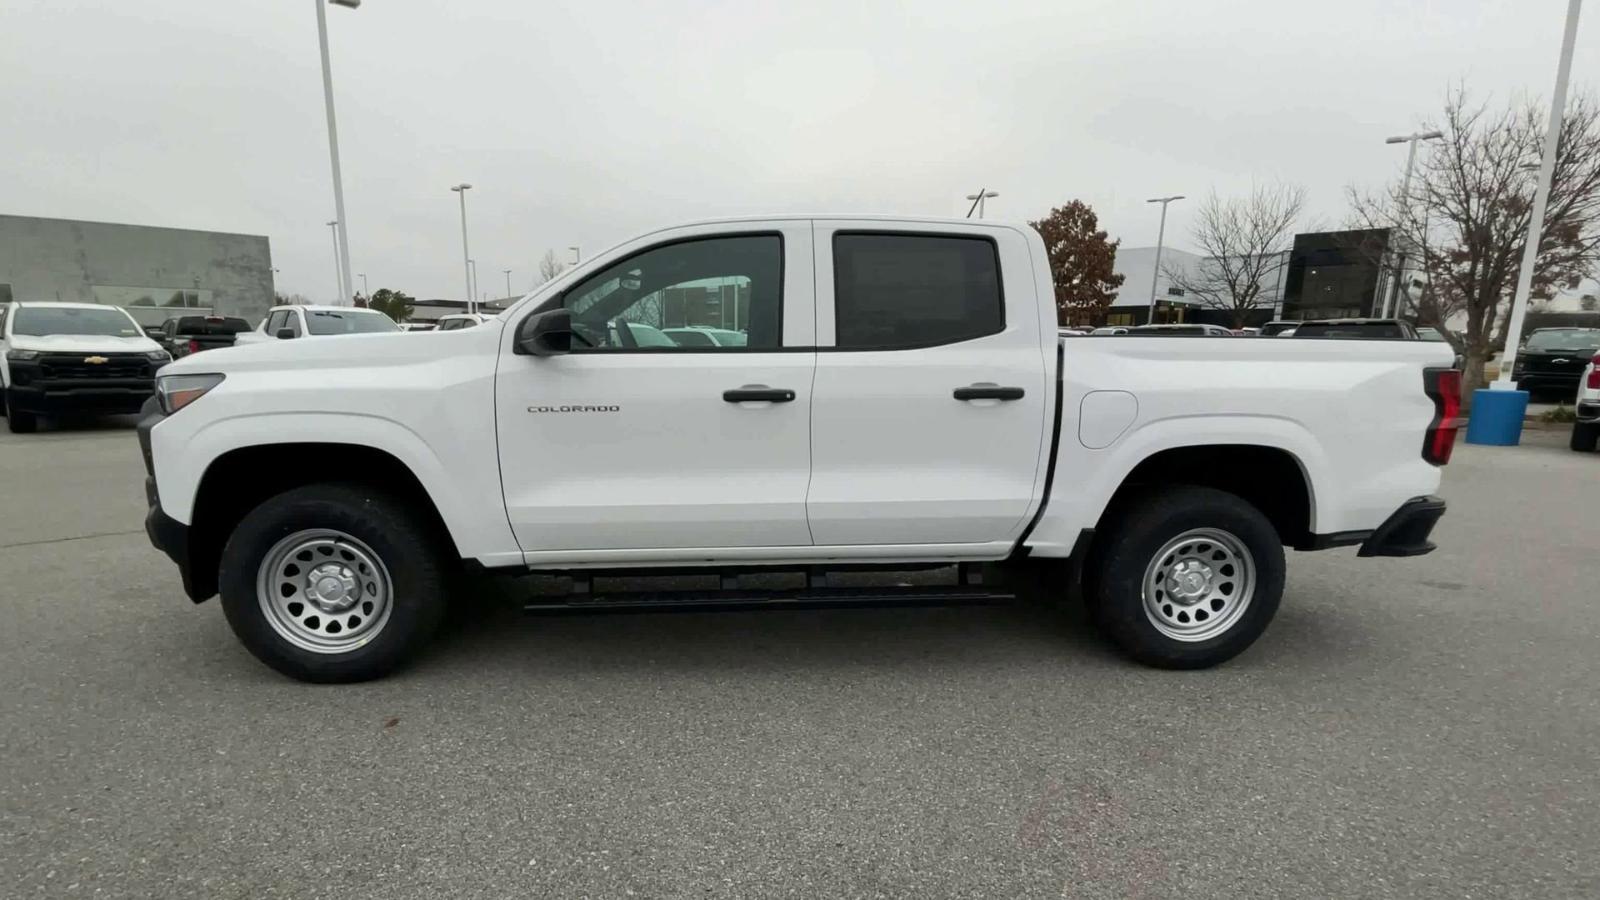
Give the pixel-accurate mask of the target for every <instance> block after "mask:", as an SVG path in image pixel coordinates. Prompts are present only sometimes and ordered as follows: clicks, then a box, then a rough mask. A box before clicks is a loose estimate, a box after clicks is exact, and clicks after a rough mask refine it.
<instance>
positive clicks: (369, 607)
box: [139, 217, 1459, 681]
mask: <svg viewBox="0 0 1600 900" xmlns="http://www.w3.org/2000/svg"><path fill="white" fill-rule="evenodd" d="M696 325H702V326H704V325H715V326H716V327H724V326H727V327H729V328H731V329H732V330H736V331H739V332H742V333H743V334H744V336H745V337H744V341H743V345H742V346H734V345H729V346H724V345H721V344H707V343H703V342H701V343H693V344H686V345H676V344H672V345H663V344H662V342H660V341H658V340H655V339H654V335H657V334H661V333H664V332H665V333H668V334H670V332H671V329H674V328H682V327H692V326H696ZM646 335H648V336H650V338H651V339H650V340H644V339H642V338H643V337H644V336H646ZM295 343H296V344H298V345H299V346H288V345H285V344H283V343H282V342H272V343H267V344H257V345H253V346H248V347H236V348H234V349H232V350H229V351H227V352H225V353H205V354H200V355H198V356H194V357H188V358H185V359H181V360H178V361H176V362H174V363H172V364H171V365H168V366H167V367H166V368H164V369H163V370H162V373H161V377H160V378H159V382H158V393H157V398H156V401H153V402H152V404H150V405H149V406H147V411H148V415H147V417H146V418H145V420H144V421H143V422H142V423H141V425H140V428H139V436H140V443H141V445H142V448H143V452H144V458H145V463H146V466H147V468H148V470H149V473H150V479H149V481H148V485H147V492H148V496H149V502H150V512H149V516H148V519H147V530H148V532H149V534H150V538H151V540H152V542H153V543H154V544H155V545H156V546H157V547H158V548H160V549H161V550H163V551H165V552H166V553H167V554H168V555H169V556H170V557H171V558H172V559H173V560H174V561H175V562H176V563H177V564H178V566H179V568H180V570H181V571H182V574H183V582H184V587H185V589H186V591H187V593H188V594H189V596H190V597H191V598H192V599H194V600H195V601H197V602H198V601H201V600H204V599H206V598H208V597H210V596H211V595H213V594H217V593H219V592H220V594H221V595H222V606H223V609H224V612H225V613H226V615H227V618H228V621H229V624H230V625H231V626H232V627H233V629H234V631H235V633H236V634H237V635H238V637H239V638H240V640H241V641H242V642H243V643H244V644H245V646H246V647H248V648H249V650H250V651H251V652H252V653H254V654H255V655H256V656H257V657H259V658H260V659H261V660H263V661H264V662H266V663H267V664H268V665H271V666H272V667H274V668H276V669H277V670H279V671H280V672H283V673H286V674H288V675H290V676H293V677H295V678H300V679H304V680H308V681H354V680H360V679H367V678H373V677H377V676H380V675H382V674H384V673H386V672H388V671H390V670H391V669H393V668H394V667H395V666H396V665H398V664H400V663H402V662H403V661H404V660H406V659H407V658H408V657H411V656H413V655H414V654H415V653H416V652H417V651H418V649H419V648H421V647H422V646H423V644H424V643H425V642H426V641H427V640H428V638H429V636H430V634H431V633H432V632H433V630H434V628H435V626H436V624H437V623H438V622H439V620H440V617H441V615H442V613H443V611H444V608H445V606H446V604H447V603H448V602H449V596H448V593H449V592H448V590H447V585H448V583H449V575H450V573H451V572H452V571H454V570H459V569H462V568H479V567H481V568H482V569H491V570H504V571H510V572H528V571H538V572H551V573H561V574H565V575H570V576H571V577H572V583H573V586H574V590H573V593H572V595H571V596H570V597H568V598H566V599H565V600H562V601H561V602H568V603H571V604H573V605H594V606H606V605H630V604H633V605H648V604H649V603H654V602H663V603H666V602H673V601H671V600H669V599H663V598H662V597H661V596H660V595H646V596H645V597H644V598H643V599H638V598H634V599H629V598H628V597H627V596H626V595H622V596H602V595H598V594H596V593H594V592H593V586H594V584H595V582H594V576H595V575H601V574H617V573H618V572H619V571H621V572H627V573H633V574H645V575H655V574H662V573H674V572H694V573H699V574H713V575H718V576H720V581H718V582H717V584H719V585H720V586H721V589H720V590H715V591H711V592H707V593H701V594H698V595H691V596H695V597H696V599H697V600H698V601H699V602H701V603H712V604H714V603H716V602H720V601H726V602H741V603H747V602H759V603H771V604H775V605H777V604H783V603H807V604H816V603H835V602H837V603H846V602H861V601H863V600H868V601H874V602H877V601H882V600H884V599H885V598H888V599H894V598H895V597H896V596H898V595H899V593H900V592H905V593H906V596H904V597H901V599H908V598H909V599H910V600H917V601H925V600H946V599H955V600H972V599H974V598H979V599H981V598H985V597H991V596H997V595H1001V594H1004V593H1005V588H1004V584H1003V583H1001V584H996V579H995V578H994V575H995V573H996V572H1002V573H1003V572H1007V571H1011V570H1013V569H1021V568H1030V567H1031V568H1030V571H1031V573H1032V574H1031V575H1030V577H1031V578H1033V579H1034V580H1033V582H1032V583H1035V584H1036V583H1037V578H1036V576H1037V575H1038V573H1040V572H1044V573H1047V576H1048V579H1049V580H1048V581H1047V584H1048V585H1049V589H1050V590H1051V591H1052V592H1054V593H1055V594H1057V595H1059V596H1062V597H1066V596H1068V595H1074V594H1078V593H1081V594H1082V596H1083V597H1084V598H1085V599H1086V600H1087V602H1088V603H1089V604H1090V606H1091V608H1092V610H1093V612H1094V616H1095V619H1096V621H1097V622H1098V623H1099V625H1100V626H1101V627H1102V628H1103V630H1104V631H1105V632H1106V633H1107V634H1108V635H1109V637H1110V638H1111V640H1112V641H1113V642H1114V643H1115V644H1116V645H1117V646H1118V647H1119V648H1121V649H1122V650H1123V651H1124V652H1126V653H1127V654H1128V655H1130V656H1131V657H1133V658H1135V659H1137V660H1140V661H1143V662H1145V663H1149V664H1153V665H1156V666H1163V667H1172V668H1194V667H1201V666H1209V665H1213V664H1215V663H1218V662H1221V661H1223V660H1226V659H1229V658H1230V657H1232V656H1234V655H1235V654H1237V653H1239V652H1240V651H1242V650H1244V649H1245V648H1246V647H1247V646H1249V645H1250V644H1251V642H1253V641H1254V640H1255V639H1256V638H1257V637H1258V636H1259V635H1260V634H1261V633H1262V631H1263V630H1264V629H1265V628H1266V626H1267V623H1268V622H1269V621H1270V620H1271V618H1272V616H1273V614H1274V612H1275V611H1276V610H1277V607H1278V602H1279V598H1280V596H1281V594H1282V591H1283V585H1284V570H1285V561H1284V552H1283V548H1284V547H1285V546H1288V547H1293V548H1295V549H1298V550H1315V549H1321V548H1326V547H1336V546H1347V545H1360V547H1361V555H1364V556H1372V555H1386V556H1408V555H1415V554H1420V553H1426V552H1428V551H1429V550H1431V549H1433V545H1432V544H1430V543H1429V542H1428V535H1429V533H1430V531H1431V530H1432V528H1433V525H1434V523H1435V521H1437V519H1438V518H1439V516H1440V515H1442V514H1443V512H1444V503H1443V501H1441V500H1439V499H1438V498H1436V497H1433V496H1431V495H1432V493H1433V492H1434V491H1435V490H1436V489H1437V487H1438V485H1439V478H1440V469H1439V467H1440V466H1441V465H1443V464H1444V463H1445V462H1446V461H1447V460H1448V458H1449V455H1450V450H1451V447H1452V445H1453V441H1454V439H1455V431H1456V427H1457V423H1456V421H1455V414H1456V409H1457V404H1458V402H1459V379H1458V377H1457V373H1456V372H1455V371H1454V370H1452V369H1450V368H1449V367H1450V364H1451V356H1450V350H1449V348H1448V346H1447V345H1443V344H1437V343H1426V342H1421V341H1416V342H1408V341H1364V340H1326V341H1323V340H1314V339H1308V340H1304V341H1299V340H1296V341H1280V340H1265V339H1240V338H1229V339H1226V340H1223V339H1207V338H1194V337H1184V336H1171V337H1167V336H1152V337H1143V336H1115V337H1078V338H1073V339H1071V340H1067V341H1062V340H1059V339H1058V337H1057V331H1056V313H1055V304H1054V301H1053V292H1052V286H1051V277H1050V269H1049V266H1048V264H1047V261H1046V255H1045V248H1044V245H1043V243H1042V242H1041V240H1040V238H1039V236H1038V235H1037V234H1036V233H1035V232H1033V231H1032V230H1031V229H1029V228H1027V227H1025V226H1017V225H1007V224H999V223H995V222H992V221H987V222H974V221H962V220H956V221H947V220H920V219H918V220H910V219H892V218H873V217H849V218H834V219H825V218H810V217H779V218H765V219H743V220H734V221H718V222H708V223H701V224H693V225H686V226H682V227H675V228H668V229H664V230H660V231H655V232H651V233H649V234H645V235H643V236H641V237H638V238H635V239H633V240H631V241H628V242H626V243H624V244H621V245H619V246H617V247H614V248H612V249H611V250H609V251H607V252H606V253H603V254H600V255H598V256H596V257H593V258H592V259H590V260H588V261H587V263H586V264H585V265H583V266H582V267H581V268H577V269H574V270H571V271H569V272H567V273H565V274H563V275H562V276H561V277H560V278H557V279H556V280H554V281H552V282H550V283H549V284H546V285H545V286H543V287H542V288H540V289H539V290H538V291H536V292H535V293H533V294H531V295H529V296H527V297H525V298H523V299H522V300H521V301H519V302H518V303H516V304H515V305H513V306H512V307H510V308H509V309H508V310H507V311H506V312H505V313H503V314H502V315H500V316H498V317H496V318H495V319H492V320H489V321H487V322H485V323H484V324H483V325H481V326H479V327H477V328H471V329H465V330H460V331H454V332H448V333H439V334H436V335H434V336H432V338H431V339H430V340H418V339H416V338H415V337H408V336H405V335H354V336H351V337H348V338H346V339H344V340H339V341H310V342H295ZM157 401H158V402H157ZM157 406H159V408H157ZM1051 562H1053V563H1055V564H1054V565H1040V564H1041V563H1045V564H1048V563H1051ZM989 563H1008V564H1011V565H1010V567H1008V566H990V565H982V564H989ZM934 566H948V567H951V569H952V575H953V581H954V583H952V584H947V585H943V586H923V587H913V588H896V587H883V588H873V589H867V590H864V589H862V588H859V587H857V588H850V587H845V586H841V585H839V584H837V583H836V582H837V581H838V579H835V580H833V581H830V572H837V571H842V570H850V571H859V570H861V569H863V568H869V569H873V568H875V569H883V570H896V571H898V570H907V569H914V568H929V567H934ZM776 572H787V573H790V576H791V577H798V579H799V583H798V584H797V585H795V586H793V587H789V588H784V589H776V588H766V589H756V588H752V587H748V586H746V583H747V582H753V581H763V582H765V581H772V580H775V579H774V578H764V579H746V578H744V576H746V575H748V574H751V573H766V574H771V573H776ZM741 579H743V580H741ZM777 580H781V579H777ZM1080 587H1081V591H1080V590H1079V589H1080Z"/></svg>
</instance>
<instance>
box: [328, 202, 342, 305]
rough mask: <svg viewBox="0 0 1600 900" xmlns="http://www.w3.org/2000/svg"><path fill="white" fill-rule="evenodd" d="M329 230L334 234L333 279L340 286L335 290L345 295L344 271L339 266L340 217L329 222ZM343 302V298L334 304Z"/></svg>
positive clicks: (340, 295) (339, 294) (340, 294)
mask: <svg viewBox="0 0 1600 900" xmlns="http://www.w3.org/2000/svg"><path fill="white" fill-rule="evenodd" d="M328 231H329V232H331V233H332V234H333V280H334V281H335V282H337V284H338V286H337V287H336V288H334V290H336V291H338V292H339V293H338V295H337V296H339V297H343V296H344V273H343V271H342V270H341V269H340V267H339V220H338V219H334V220H333V221H332V222H329V223H328ZM342 302H343V301H341V300H335V301H334V303H333V305H335V306H338V305H340V304H341V303H342Z"/></svg>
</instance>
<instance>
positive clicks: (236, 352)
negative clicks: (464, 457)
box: [161, 324, 500, 375]
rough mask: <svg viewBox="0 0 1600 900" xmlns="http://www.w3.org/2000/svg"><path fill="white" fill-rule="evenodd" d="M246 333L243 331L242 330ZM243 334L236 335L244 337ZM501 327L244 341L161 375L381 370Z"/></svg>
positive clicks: (467, 348) (490, 338)
mask: <svg viewBox="0 0 1600 900" xmlns="http://www.w3.org/2000/svg"><path fill="white" fill-rule="evenodd" d="M247 333H248V332H247ZM243 336H244V335H240V337H243ZM499 340H500V329H499V328H497V327H494V325H493V324H486V325H479V326H478V327H477V328H463V329H461V330H460V331H444V332H422V333H418V334H411V333H407V332H403V331H401V332H395V333H392V334H341V335H329V336H323V337H300V338H295V339H293V340H288V341H283V340H278V339H277V338H266V339H264V340H247V341H245V342H243V343H238V342H236V343H234V345H233V346H232V347H219V348H217V349H215V350H207V351H206V352H204V353H195V354H191V355H189V356H185V357H183V358H182V359H179V360H176V361H175V362H171V363H168V364H167V365H165V366H163V367H162V369H161V374H163V375H179V374H199V373H203V372H221V373H223V374H227V373H229V372H273V371H289V370H296V369H306V368H321V369H328V368H334V369H351V368H386V367H389V366H402V365H411V364H415V363H422V362H430V361H433V360H437V359H441V358H443V357H448V356H453V355H456V354H461V353H469V352H473V351H475V350H479V349H482V348H484V347H485V345H487V346H488V347H493V346H496V345H498V343H499Z"/></svg>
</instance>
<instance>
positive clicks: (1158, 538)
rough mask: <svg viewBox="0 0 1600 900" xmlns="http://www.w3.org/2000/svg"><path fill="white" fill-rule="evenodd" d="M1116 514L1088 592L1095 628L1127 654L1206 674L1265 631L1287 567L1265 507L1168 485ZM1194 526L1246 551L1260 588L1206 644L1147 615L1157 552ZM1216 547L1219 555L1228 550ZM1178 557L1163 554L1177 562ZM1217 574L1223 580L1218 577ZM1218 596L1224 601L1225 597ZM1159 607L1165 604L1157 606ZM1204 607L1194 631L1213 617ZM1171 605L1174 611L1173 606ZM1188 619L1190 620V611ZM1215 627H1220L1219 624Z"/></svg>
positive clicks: (1106, 528) (1100, 541)
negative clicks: (1147, 589)
mask: <svg viewBox="0 0 1600 900" xmlns="http://www.w3.org/2000/svg"><path fill="white" fill-rule="evenodd" d="M1110 515H1111V519H1110V522H1109V523H1108V524H1106V525H1103V526H1102V527H1101V529H1100V533H1098V534H1097V535H1096V537H1095V549H1094V552H1093V554H1092V555H1091V557H1090V558H1089V560H1087V565H1086V569H1085V581H1086V583H1087V584H1086V587H1087V590H1086V591H1085V595H1086V599H1087V600H1088V601H1089V607H1090V613H1091V615H1092V616H1093V617H1094V620H1095V623H1096V624H1097V625H1098V626H1099V627H1100V628H1101V630H1102V631H1104V632H1105V633H1106V635H1107V636H1108V637H1110V638H1111V641H1112V642H1113V643H1114V644H1115V645H1116V646H1117V648H1118V649H1119V650H1121V651H1122V652H1123V653H1124V654H1126V655H1127V656H1129V657H1131V658H1133V659H1135V660H1137V661H1139V662H1141V663H1144V664H1146V665H1150V666H1155V667H1158V668H1163V669H1204V668H1208V667H1210V666H1214V665H1217V664H1218V663H1222V662H1226V661H1227V660H1230V659H1232V658H1233V657H1235V656H1237V655H1239V654H1240V653H1242V652H1243V651H1244V650H1245V648H1247V647H1249V646H1250V645H1251V644H1253V643H1255V640H1256V638H1258V637H1260V636H1261V634H1262V632H1264V631H1266V629H1267V624H1268V623H1270V622H1271V621H1272V617H1273V616H1274V615H1275V614H1276V613H1277V611H1278V603H1279V601H1280V600H1281V599H1282V598H1283V581H1284V571H1285V565H1284V558H1283V543H1282V540H1281V538H1280V537H1279V536H1278V532H1277V530H1276V529H1275V528H1273V526H1272V523H1271V522H1270V521H1269V520H1268V519H1267V517H1266V516H1264V515H1262V513H1261V511H1260V510H1258V509H1256V508H1255V507H1254V506H1252V505H1250V504H1249V503H1247V502H1245V501H1244V500H1243V499H1241V498H1239V497H1238V496H1236V495H1234V494H1230V493H1227V492H1225V491H1219V490H1215V489H1213V488H1205V487H1169V488H1164V489H1161V490H1158V491H1151V492H1148V493H1145V494H1141V495H1139V496H1136V497H1135V498H1133V499H1131V500H1130V501H1129V502H1127V503H1125V504H1121V505H1119V507H1118V508H1117V509H1116V510H1115V511H1113V512H1112V513H1111V514H1110ZM1195 529H1212V530H1215V531H1218V532H1222V533H1224V534H1225V535H1227V536H1229V537H1230V538H1231V539H1232V540H1233V541H1234V542H1235V543H1236V544H1237V545H1240V546H1242V548H1243V549H1245V550H1248V551H1249V558H1250V561H1251V562H1252V563H1253V565H1254V569H1255V572H1254V587H1253V589H1252V590H1251V591H1250V592H1249V595H1248V596H1249V600H1248V602H1247V603H1246V604H1244V605H1243V607H1242V609H1241V610H1240V611H1239V612H1238V613H1237V614H1236V616H1237V617H1236V618H1232V620H1231V624H1229V625H1227V626H1226V628H1225V630H1222V631H1221V632H1220V633H1217V634H1215V635H1212V636H1209V637H1206V638H1205V639H1203V640H1181V639H1178V638H1175V637H1172V636H1170V635H1168V634H1165V633H1163V632H1162V631H1161V630H1160V629H1158V628H1157V626H1156V625H1155V624H1154V622H1153V621H1152V617H1156V616H1160V614H1161V613H1160V610H1159V609H1158V610H1156V611H1152V612H1150V613H1148V614H1147V612H1146V608H1145V597H1144V593H1143V591H1142V588H1143V587H1144V580H1145V573H1146V571H1147V570H1148V569H1149V567H1150V566H1151V565H1152V564H1154V563H1156V562H1157V556H1156V555H1157V553H1158V552H1161V551H1162V549H1163V548H1164V547H1166V546H1167V545H1168V542H1169V541H1172V540H1174V539H1176V538H1178V537H1179V536H1181V535H1184V534H1185V533H1187V532H1190V531H1192V530H1195ZM1192 540H1194V541H1195V542H1196V544H1195V545H1196V546H1200V547H1204V546H1206V544H1204V543H1202V542H1201V541H1202V540H1203V539H1198V538H1196V539H1192ZM1190 549H1191V551H1192V550H1193V548H1190ZM1217 549H1218V551H1219V552H1220V551H1221V549H1222V548H1217ZM1177 555H1178V554H1176V553H1167V554H1164V557H1165V559H1167V560H1171V559H1173V558H1174V557H1176V556H1177ZM1218 571H1219V572H1221V571H1224V570H1220V569H1219V570H1218ZM1230 576H1231V573H1230ZM1217 577H1218V578H1219V579H1223V577H1222V576H1221V575H1220V574H1219V575H1218V576H1217ZM1223 580H1226V579H1223ZM1152 590H1154V588H1152ZM1230 596H1231V594H1230ZM1240 596H1244V595H1243V594H1241V595H1240ZM1217 599H1218V600H1221V601H1223V602H1224V603H1226V598H1223V597H1218V598H1217ZM1157 606H1158V607H1161V606H1162V604H1160V603H1159V602H1157ZM1204 607H1205V604H1204V603H1202V604H1200V605H1199V606H1197V607H1195V608H1196V609H1198V610H1200V611H1197V612H1195V613H1194V616H1195V617H1196V619H1195V625H1194V627H1195V628H1199V627H1201V625H1200V622H1199V619H1201V618H1204V617H1206V616H1207V615H1210V613H1209V612H1207V611H1205V609H1204ZM1165 608H1167V609H1172V605H1166V607H1165ZM1178 608H1179V610H1180V611H1181V610H1182V609H1183V608H1184V607H1182V606H1181V605H1179V606H1178ZM1223 609H1224V612H1223V613H1220V614H1218V615H1219V620H1220V617H1222V616H1231V615H1235V614H1234V613H1232V609H1233V607H1232V606H1224V607H1223ZM1184 615H1185V621H1186V622H1187V621H1189V620H1188V618H1187V616H1188V614H1187V613H1185V614H1184ZM1169 627H1179V626H1175V625H1169ZM1181 627H1188V626H1187V625H1185V626H1181ZM1210 627H1216V625H1215V623H1213V625H1212V626H1210Z"/></svg>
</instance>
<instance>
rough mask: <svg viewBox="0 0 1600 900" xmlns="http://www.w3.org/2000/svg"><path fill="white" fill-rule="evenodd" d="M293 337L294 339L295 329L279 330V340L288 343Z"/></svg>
mask: <svg viewBox="0 0 1600 900" xmlns="http://www.w3.org/2000/svg"><path fill="white" fill-rule="evenodd" d="M292 337H294V329H293V328H279V329H278V340H280V341H287V340H289V339H290V338H292Z"/></svg>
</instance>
